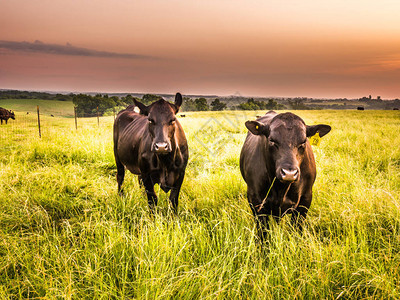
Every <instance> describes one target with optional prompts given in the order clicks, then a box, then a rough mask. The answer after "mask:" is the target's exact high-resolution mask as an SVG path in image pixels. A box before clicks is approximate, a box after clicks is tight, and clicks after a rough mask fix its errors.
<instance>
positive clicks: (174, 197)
mask: <svg viewBox="0 0 400 300" xmlns="http://www.w3.org/2000/svg"><path fill="white" fill-rule="evenodd" d="M184 177H185V175H184V174H182V175H181V176H180V177H179V178H178V180H177V181H176V182H175V184H174V186H173V187H172V189H171V193H170V194H169V201H170V202H171V204H172V210H173V212H174V213H175V214H177V213H178V198H179V192H180V190H181V186H182V182H183V178H184Z"/></svg>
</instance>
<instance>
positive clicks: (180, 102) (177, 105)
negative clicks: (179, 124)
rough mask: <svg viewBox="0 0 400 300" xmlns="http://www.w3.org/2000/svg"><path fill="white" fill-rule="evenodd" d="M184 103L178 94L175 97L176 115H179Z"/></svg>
mask: <svg viewBox="0 0 400 300" xmlns="http://www.w3.org/2000/svg"><path fill="white" fill-rule="evenodd" d="M182 102H183V100H182V95H181V93H176V95H175V104H174V105H175V113H176V114H177V113H178V111H179V108H180V107H181V105H182Z"/></svg>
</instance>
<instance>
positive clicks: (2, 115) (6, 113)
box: [0, 107, 15, 125]
mask: <svg viewBox="0 0 400 300" xmlns="http://www.w3.org/2000/svg"><path fill="white" fill-rule="evenodd" d="M10 118H11V119H13V120H15V114H14V112H12V111H11V110H7V109H5V108H2V107H0V120H1V125H3V120H5V121H6V124H7V122H8V119H10Z"/></svg>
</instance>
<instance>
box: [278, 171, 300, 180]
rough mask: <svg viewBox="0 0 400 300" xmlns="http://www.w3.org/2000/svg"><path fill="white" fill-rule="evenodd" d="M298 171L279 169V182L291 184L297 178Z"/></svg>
mask: <svg viewBox="0 0 400 300" xmlns="http://www.w3.org/2000/svg"><path fill="white" fill-rule="evenodd" d="M299 174H300V172H299V169H298V168H295V169H285V168H281V169H280V174H279V175H280V176H279V177H281V178H280V180H281V181H283V182H293V181H296V180H297V179H298V178H299Z"/></svg>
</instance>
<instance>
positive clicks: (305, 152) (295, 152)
mask: <svg viewBox="0 0 400 300" xmlns="http://www.w3.org/2000/svg"><path fill="white" fill-rule="evenodd" d="M245 125H246V127H247V129H248V130H249V133H248V134H247V137H246V140H245V142H244V145H243V148H242V151H241V153H240V171H241V173H242V176H243V178H244V180H245V182H246V183H247V198H248V202H249V204H250V208H251V210H252V212H253V215H254V217H255V218H256V222H257V229H258V233H259V236H260V238H261V239H264V238H265V235H266V230H267V229H268V216H272V217H273V218H274V219H275V220H276V221H279V220H280V218H281V217H283V216H284V215H286V214H288V213H291V214H292V222H293V223H294V224H296V225H297V226H298V227H299V228H300V230H301V222H300V220H301V219H304V218H306V215H307V211H308V209H309V208H310V205H311V200H312V186H313V184H314V181H315V177H316V167H315V159H314V154H313V151H312V148H311V145H310V142H309V141H308V139H307V137H311V136H313V135H315V134H316V133H319V136H320V137H322V136H324V135H326V134H327V133H328V132H329V131H330V130H331V127H330V126H329V125H322V124H320V125H313V126H307V125H306V124H305V123H304V121H303V120H302V119H301V118H300V117H299V116H297V115H295V114H293V113H290V112H287V113H282V114H277V113H276V112H274V111H270V112H268V113H266V114H265V115H264V116H262V117H261V118H259V119H257V120H256V121H247V122H246V124H245ZM269 190H270V191H269ZM268 191H269V194H268ZM267 194H268V196H267Z"/></svg>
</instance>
